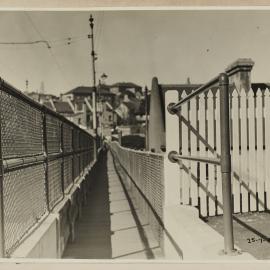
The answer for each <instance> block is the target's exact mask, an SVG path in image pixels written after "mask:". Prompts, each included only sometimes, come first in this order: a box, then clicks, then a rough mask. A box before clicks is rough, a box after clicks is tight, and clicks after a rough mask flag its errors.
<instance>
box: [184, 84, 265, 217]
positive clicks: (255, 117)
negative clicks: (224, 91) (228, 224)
mask: <svg viewBox="0 0 270 270" xmlns="http://www.w3.org/2000/svg"><path fill="white" fill-rule="evenodd" d="M180 95H181V96H180V100H181V99H182V98H184V97H186V96H187V93H186V92H185V91H183V92H182V93H181V94H180ZM219 100H220V91H219V89H210V90H208V91H207V92H204V93H202V94H200V95H198V96H197V97H196V98H193V99H191V100H190V101H188V102H187V103H184V104H183V105H182V107H181V110H180V112H179V116H180V118H179V129H180V151H179V152H180V154H181V155H190V156H201V157H215V158H217V157H220V110H219V105H220V103H219ZM230 140H231V160H232V196H233V212H234V213H244V212H249V211H265V210H267V209H268V208H269V207H270V179H269V178H270V166H268V161H269V160H270V91H269V89H266V90H261V89H258V90H257V92H256V93H255V92H254V91H253V90H252V89H250V90H249V91H245V90H244V89H242V90H237V89H233V90H232V89H231V91H230ZM180 201H181V203H182V204H189V205H193V206H196V207H198V208H199V212H200V215H201V216H203V217H207V216H214V215H219V214H222V213H223V211H222V182H221V172H220V166H218V165H214V164H205V163H200V162H198V161H189V160H182V161H181V165H180Z"/></svg>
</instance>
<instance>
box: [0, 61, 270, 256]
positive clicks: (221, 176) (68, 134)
mask: <svg viewBox="0 0 270 270" xmlns="http://www.w3.org/2000/svg"><path fill="white" fill-rule="evenodd" d="M252 65H253V64H252V63H251V62H249V61H247V60H242V61H237V62H236V63H235V64H234V65H232V66H231V67H230V68H229V69H227V70H226V72H225V73H221V74H219V75H218V76H217V77H215V78H214V79H212V80H211V81H209V82H208V83H206V84H205V85H203V86H201V87H199V88H198V89H197V90H195V91H193V92H191V93H186V92H181V93H179V91H178V90H175V89H174V88H173V86H168V85H167V86H166V85H161V84H159V83H158V80H157V78H154V79H153V84H152V90H151V108H150V119H149V137H148V144H149V145H148V146H149V147H147V150H144V151H139V150H133V149H130V148H125V147H123V146H122V145H121V140H120V141H119V142H116V141H110V140H108V139H107V140H106V139H105V138H100V137H99V136H96V135H93V134H90V133H89V132H87V131H86V130H83V129H81V128H80V127H78V126H76V125H75V124H73V123H72V122H70V121H69V120H67V119H66V118H65V117H63V116H61V115H59V114H57V113H55V112H53V111H51V110H50V109H48V108H46V107H44V106H43V105H40V104H39V103H37V102H34V101H33V100H31V99H29V98H28V97H26V96H25V95H23V94H22V93H21V92H20V91H19V90H17V89H15V88H14V87H12V86H11V85H9V84H8V83H6V82H4V81H1V87H0V141H1V144H0V145H1V147H0V169H1V172H0V220H1V223H0V240H1V245H0V255H1V257H6V258H59V259H60V258H62V259H146V260H147V259H151V260H163V259H166V260H168V259H173V260H193V261H194V260H227V259H228V260H252V259H254V258H253V256H251V255H250V254H249V253H247V252H245V250H242V251H241V252H240V248H241V247H239V246H238V244H240V243H241V241H238V242H237V241H234V240H235V239H234V234H233V222H235V221H238V222H239V224H240V223H241V225H242V226H243V227H245V230H249V232H248V233H250V232H252V233H253V234H254V233H255V234H256V235H257V236H258V237H260V239H264V240H265V239H266V240H267V241H266V240H265V241H266V243H267V244H268V245H269V243H268V242H269V238H267V235H265V234H263V233H261V232H260V231H257V230H255V229H254V228H251V227H249V226H247V224H246V223H245V222H243V220H240V219H241V218H238V217H237V216H236V215H238V214H240V215H241V214H244V213H250V212H258V213H260V212H265V213H268V211H269V205H270V203H269V198H270V195H269V190H270V189H269V186H270V185H269V177H268V176H269V166H263V167H260V166H261V164H264V165H266V161H267V160H268V158H269V157H270V151H269V149H270V147H268V146H269V145H270V141H269V138H270V136H269V131H270V126H269V123H270V121H268V120H270V113H269V112H270V95H269V90H268V89H267V90H265V91H264V92H263V94H262V93H260V90H258V91H257V94H256V97H255V96H254V94H253V92H252V93H251V90H250V89H249V90H248V89H247V90H246V91H245V92H243V91H242V92H241V91H240V90H239V91H238V90H237V89H234V87H235V86H237V85H238V84H236V83H235V84H233V85H231V84H230V83H231V82H236V80H238V79H239V78H246V77H245V76H242V75H243V73H248V72H250V70H251V67H252ZM239 74H240V75H241V76H240V75H239ZM238 75H239V76H238ZM246 75H247V74H246ZM247 76H248V75H247ZM241 82H242V81H240V82H239V83H241ZM245 85H246V84H245ZM250 93H251V94H250ZM255 99H256V100H255ZM252 104H253V105H254V106H253V105H252ZM255 127H256V130H257V131H256V134H254V130H255ZM241 128H243V129H241ZM240 130H241V132H240ZM245 132H247V134H246V133H245ZM247 135H248V136H247ZM247 137H248V140H247V139H246V138H247ZM259 161H260V162H259ZM211 217H217V218H218V217H222V220H223V221H222V222H221V223H220V222H219V221H217V223H215V225H213V226H209V225H210V224H214V222H213V221H211V222H210V219H211ZM207 221H208V222H207ZM215 226H216V228H217V229H215V228H214V227H215ZM247 235H248V239H255V238H254V237H253V236H252V237H251V236H250V234H247ZM250 241H251V240H250ZM234 242H236V244H237V245H235V243H234ZM261 242H262V241H261ZM261 244H262V243H261Z"/></svg>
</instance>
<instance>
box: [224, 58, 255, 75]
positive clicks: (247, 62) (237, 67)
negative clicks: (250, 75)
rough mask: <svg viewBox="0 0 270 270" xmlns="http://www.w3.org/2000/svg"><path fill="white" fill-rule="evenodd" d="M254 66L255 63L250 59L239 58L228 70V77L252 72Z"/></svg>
mask: <svg viewBox="0 0 270 270" xmlns="http://www.w3.org/2000/svg"><path fill="white" fill-rule="evenodd" d="M253 66H254V61H253V60H252V59H250V58H239V59H237V60H236V61H234V62H233V63H232V64H230V65H229V66H228V67H227V68H226V69H225V71H226V73H227V74H228V75H232V74H235V73H237V72H241V71H244V72H250V71H251V70H252V68H253Z"/></svg>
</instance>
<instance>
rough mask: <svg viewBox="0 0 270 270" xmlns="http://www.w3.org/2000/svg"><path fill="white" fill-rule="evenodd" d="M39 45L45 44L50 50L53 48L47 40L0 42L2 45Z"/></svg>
mask: <svg viewBox="0 0 270 270" xmlns="http://www.w3.org/2000/svg"><path fill="white" fill-rule="evenodd" d="M37 43H45V44H46V45H47V47H48V49H50V48H51V46H50V44H49V42H48V41H47V40H35V41H28V42H0V45H28V44H30V45H31V44H37Z"/></svg>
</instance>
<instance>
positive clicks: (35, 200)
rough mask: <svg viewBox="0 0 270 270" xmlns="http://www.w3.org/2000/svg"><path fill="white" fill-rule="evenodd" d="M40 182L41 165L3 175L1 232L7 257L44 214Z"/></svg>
mask: <svg viewBox="0 0 270 270" xmlns="http://www.w3.org/2000/svg"><path fill="white" fill-rule="evenodd" d="M44 178H45V174H44V165H43V164H41V165H35V166H31V167H27V168H23V169H18V170H15V171H11V172H8V173H5V174H4V181H3V194H4V228H5V244H6V252H7V254H8V253H10V252H11V251H12V250H13V249H14V248H15V247H16V246H17V245H18V243H19V241H20V239H22V237H23V236H24V235H25V234H26V233H27V231H28V230H29V229H30V228H31V227H32V226H33V225H35V224H36V223H37V222H38V220H39V219H40V218H41V217H42V216H43V215H44V214H45V213H46V196H45V188H44V183H45V179H44Z"/></svg>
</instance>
